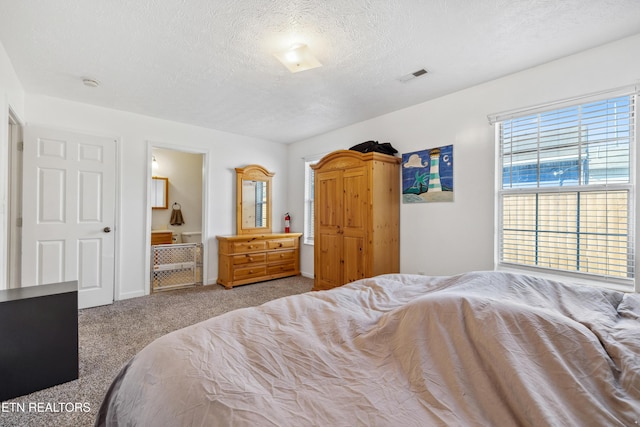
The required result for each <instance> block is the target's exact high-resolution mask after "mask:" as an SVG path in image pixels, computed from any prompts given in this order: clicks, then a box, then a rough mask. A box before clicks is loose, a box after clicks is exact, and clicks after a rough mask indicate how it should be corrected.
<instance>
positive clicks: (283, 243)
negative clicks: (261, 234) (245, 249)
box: [267, 239, 296, 249]
mask: <svg viewBox="0 0 640 427" xmlns="http://www.w3.org/2000/svg"><path fill="white" fill-rule="evenodd" d="M267 244H268V245H269V249H285V248H295V247H296V239H274V240H269V241H267Z"/></svg>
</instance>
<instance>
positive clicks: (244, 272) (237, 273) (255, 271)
mask: <svg viewBox="0 0 640 427" xmlns="http://www.w3.org/2000/svg"><path fill="white" fill-rule="evenodd" d="M266 274H267V267H265V266H264V265H260V266H257V267H241V268H236V269H235V270H234V271H233V280H244V279H250V278H252V277H260V276H265V275H266Z"/></svg>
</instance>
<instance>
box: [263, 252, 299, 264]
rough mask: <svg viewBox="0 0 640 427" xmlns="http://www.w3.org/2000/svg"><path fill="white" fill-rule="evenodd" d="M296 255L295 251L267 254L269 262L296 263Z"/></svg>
mask: <svg viewBox="0 0 640 427" xmlns="http://www.w3.org/2000/svg"><path fill="white" fill-rule="evenodd" d="M296 253H297V252H296V251H295V250H293V251H278V252H267V262H278V261H294V260H295V259H296Z"/></svg>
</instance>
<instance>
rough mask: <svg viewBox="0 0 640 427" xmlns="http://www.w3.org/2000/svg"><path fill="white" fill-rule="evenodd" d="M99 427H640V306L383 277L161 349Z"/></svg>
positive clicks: (544, 286) (119, 384) (524, 285)
mask: <svg viewBox="0 0 640 427" xmlns="http://www.w3.org/2000/svg"><path fill="white" fill-rule="evenodd" d="M96 425H100V426H102V425H109V426H111V425H120V426H125V425H126V426H217V425H225V426H226V425H234V426H312V425H313V426H402V427H408V426H425V425H427V426H440V425H442V426H444V425H446V426H450V425H455V426H479V425H482V426H486V425H494V426H511V425H525V426H542V425H551V426H587V425H589V426H615V425H619V426H635V425H640V295H638V294H624V293H621V292H615V291H610V290H604V289H596V288H587V287H582V286H574V285H565V284H561V283H558V282H552V281H549V280H544V279H539V278H533V277H529V276H522V275H514V274H507V273H498V272H476V273H468V274H463V275H459V276H453V277H426V276H416V275H384V276H379V277H375V278H371V279H364V280H360V281H357V282H354V283H352V284H349V285H346V286H343V287H341V288H337V289H333V290H331V291H323V292H310V293H306V294H303V295H296V296H290V297H286V298H282V299H278V300H275V301H271V302H269V303H266V304H264V305H262V306H259V307H255V308H247V309H241V310H236V311H233V312H229V313H227V314H225V315H222V316H219V317H215V318H212V319H209V320H207V321H205V322H202V323H199V324H196V325H193V326H190V327H187V328H185V329H182V330H179V331H176V332H173V333H171V334H168V335H166V336H164V337H162V338H159V339H157V340H156V341H154V342H153V343H151V344H150V345H149V346H147V347H146V348H145V349H143V350H142V351H141V352H140V353H139V354H138V355H136V356H135V357H134V358H133V359H132V360H131V361H130V362H129V363H128V364H127V365H126V366H125V367H124V368H123V370H122V372H121V373H120V374H119V375H118V377H117V378H116V379H115V380H114V383H113V384H112V386H111V388H110V390H109V392H108V393H107V396H106V397H105V400H104V402H103V405H102V407H101V409H100V412H99V414H98V417H97V419H96Z"/></svg>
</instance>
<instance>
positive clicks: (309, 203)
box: [304, 159, 318, 245]
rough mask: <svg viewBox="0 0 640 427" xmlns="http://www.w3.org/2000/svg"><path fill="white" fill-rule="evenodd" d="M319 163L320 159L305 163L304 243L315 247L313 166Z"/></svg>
mask: <svg viewBox="0 0 640 427" xmlns="http://www.w3.org/2000/svg"><path fill="white" fill-rule="evenodd" d="M316 163H318V159H313V160H305V162H304V243H306V244H308V245H313V222H314V215H313V213H314V207H313V197H314V196H313V187H314V171H313V169H312V168H311V165H314V164H316Z"/></svg>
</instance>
